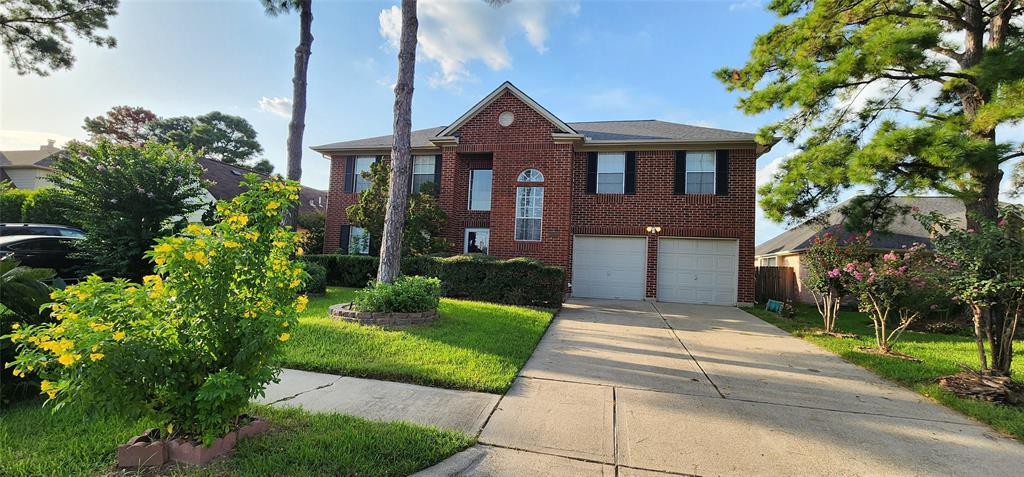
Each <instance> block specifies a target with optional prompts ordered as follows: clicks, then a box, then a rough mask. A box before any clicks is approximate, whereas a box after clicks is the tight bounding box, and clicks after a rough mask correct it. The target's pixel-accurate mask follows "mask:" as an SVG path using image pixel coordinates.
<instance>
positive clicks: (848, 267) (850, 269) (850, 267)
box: [843, 262, 857, 273]
mask: <svg viewBox="0 0 1024 477" xmlns="http://www.w3.org/2000/svg"><path fill="white" fill-rule="evenodd" d="M855 268H857V265H856V264H854V263H853V262H850V263H847V264H846V266H845V267H843V270H846V273H851V272H853V270H854V269H855Z"/></svg>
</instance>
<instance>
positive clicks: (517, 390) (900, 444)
mask: <svg viewBox="0 0 1024 477" xmlns="http://www.w3.org/2000/svg"><path fill="white" fill-rule="evenodd" d="M479 442H480V444H478V445H476V446H474V447H472V448H470V449H468V450H466V451H463V452H461V453H459V454H456V455H455V456H453V457H451V458H449V459H448V460H446V461H444V462H442V463H440V464H438V465H437V466H435V467H432V468H430V469H427V470H425V471H423V472H421V473H420V474H418V475H423V476H439V475H441V476H449V475H459V476H517V477H521V476H531V475H538V476H540V475H580V476H587V475H594V476H599V475H607V476H612V475H618V476H645V477H654V476H661V475H679V474H685V475H786V476H794V475H871V476H879V475H884V476H889V475H929V476H932V475H985V476H1011V475H1012V476H1019V475H1021V473H1020V472H1021V469H1022V468H1024V445H1021V444H1020V443H1018V442H1016V441H1014V440H1012V439H1009V438H1006V437H1003V436H1001V435H999V434H998V433H997V432H995V431H993V430H992V429H990V428H989V427H987V426H985V425H983V424H980V423H977V422H975V421H972V420H970V419H968V418H966V417H963V416H962V415H960V414H957V413H955V412H953V411H951V410H949V409H946V408H945V407H942V406H939V405H937V404H934V403H932V402H930V401H928V400H926V399H925V398H923V397H921V396H919V395H918V394H916V393H913V392H911V391H908V390H905V389H903V388H900V387H898V386H896V385H894V384H891V383H888V382H886V381H883V380H882V379H880V378H878V377H876V376H875V375H873V374H871V373H869V372H867V371H865V370H863V369H861V368H860V367H857V366H854V365H852V364H849V363H847V362H845V361H843V360H841V359H839V358H838V357H836V356H835V355H833V354H831V353H827V352H825V351H823V350H821V349H819V348H817V347H815V346H813V345H811V344H810V343H807V342H805V341H803V340H800V339H798V338H794V337H791V336H789V335H788V334H786V333H785V332H783V331H781V330H779V329H777V328H775V327H773V326H771V325H769V324H767V323H765V322H763V321H761V320H758V319H757V318H755V317H753V316H751V315H749V314H747V313H744V312H743V311H741V310H738V309H735V308H728V307H712V306H699V305H676V304H663V303H657V304H652V303H647V302H626V301H598V300H574V301H572V302H570V303H568V304H566V305H565V308H564V309H563V311H562V312H561V313H560V314H559V317H558V318H557V319H556V320H555V321H554V322H553V323H552V325H551V328H550V329H549V330H548V332H547V333H546V334H545V336H544V338H543V339H542V341H541V343H540V345H539V346H538V348H537V350H536V352H535V353H534V355H533V357H532V358H531V359H530V361H529V362H528V363H527V364H526V367H525V368H524V369H523V371H522V373H521V375H520V377H519V378H518V379H517V380H516V382H515V384H514V385H513V387H512V389H511V390H510V391H509V392H508V393H507V394H506V395H505V396H504V397H503V398H502V399H501V401H500V402H499V403H498V405H497V409H496V410H495V411H494V413H493V415H491V416H490V418H488V419H487V421H486V423H485V424H484V427H483V431H482V433H481V434H480V439H479Z"/></svg>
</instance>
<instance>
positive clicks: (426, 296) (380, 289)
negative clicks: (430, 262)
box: [353, 276, 441, 313]
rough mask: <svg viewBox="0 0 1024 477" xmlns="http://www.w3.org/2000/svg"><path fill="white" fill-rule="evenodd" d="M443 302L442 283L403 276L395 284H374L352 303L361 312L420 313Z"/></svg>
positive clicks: (423, 278) (360, 292) (424, 278)
mask: <svg viewBox="0 0 1024 477" xmlns="http://www.w3.org/2000/svg"><path fill="white" fill-rule="evenodd" d="M440 299H441V280H439V279H437V278H428V277H419V276H401V277H398V279H397V280H395V282H394V283H384V282H378V281H374V282H371V283H370V284H369V285H367V287H366V288H364V289H362V290H359V291H358V292H356V298H355V300H354V301H353V303H355V306H356V308H357V309H358V310H360V311H370V312H385V313H419V312H421V311H429V310H434V309H436V308H437V304H438V302H439V301H440Z"/></svg>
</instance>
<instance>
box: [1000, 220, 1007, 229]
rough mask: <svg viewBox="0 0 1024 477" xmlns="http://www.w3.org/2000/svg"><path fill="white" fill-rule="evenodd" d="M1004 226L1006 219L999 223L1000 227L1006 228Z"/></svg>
mask: <svg viewBox="0 0 1024 477" xmlns="http://www.w3.org/2000/svg"><path fill="white" fill-rule="evenodd" d="M1004 225H1006V219H1001V220H1000V221H999V226H1000V227H1002V226H1004Z"/></svg>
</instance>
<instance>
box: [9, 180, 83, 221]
mask: <svg viewBox="0 0 1024 477" xmlns="http://www.w3.org/2000/svg"><path fill="white" fill-rule="evenodd" d="M64 201H66V199H65V198H64V197H63V196H62V195H60V191H58V190H57V189H55V188H53V187H45V188H42V189H37V190H22V189H14V188H3V189H0V222H28V223H35V224H53V225H69V226H72V227H75V226H78V224H76V223H74V222H73V221H72V220H71V219H69V218H68V217H67V215H66V214H65V212H64V211H65V210H66V209H67V207H62V206H61V204H63V203H65V202H64Z"/></svg>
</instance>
